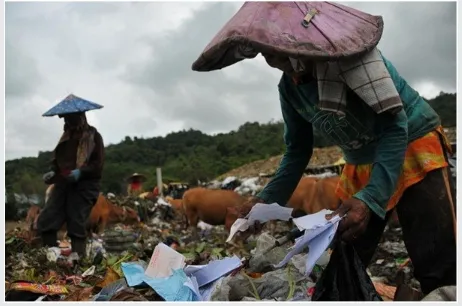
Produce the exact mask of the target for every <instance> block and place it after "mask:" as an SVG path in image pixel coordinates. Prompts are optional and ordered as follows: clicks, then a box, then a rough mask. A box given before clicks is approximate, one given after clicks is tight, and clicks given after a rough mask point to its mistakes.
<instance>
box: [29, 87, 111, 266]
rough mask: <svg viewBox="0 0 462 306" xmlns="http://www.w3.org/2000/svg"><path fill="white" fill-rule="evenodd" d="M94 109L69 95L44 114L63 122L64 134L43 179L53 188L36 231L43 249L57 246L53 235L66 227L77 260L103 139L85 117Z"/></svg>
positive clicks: (94, 197) (81, 250)
mask: <svg viewBox="0 0 462 306" xmlns="http://www.w3.org/2000/svg"><path fill="white" fill-rule="evenodd" d="M98 108H102V106H101V105H98V104H96V103H92V102H89V101H86V100H83V99H81V98H79V97H76V96H73V95H69V96H68V97H67V98H66V99H64V100H63V101H62V102H60V103H59V104H58V105H56V106H55V107H53V108H52V109H50V110H49V111H48V112H46V113H45V114H44V116H54V115H58V116H59V117H60V118H64V133H63V135H62V136H61V139H60V140H59V142H58V145H57V146H56V148H55V150H54V152H53V153H54V158H53V160H52V163H51V171H50V172H48V173H46V174H45V175H44V176H43V179H44V181H45V183H47V184H54V188H53V191H52V193H51V195H50V198H49V200H48V202H47V203H46V205H45V208H44V209H43V211H42V213H41V214H40V216H39V219H38V224H37V227H38V231H39V233H40V234H41V236H42V240H43V244H44V245H45V246H48V247H53V246H57V232H58V231H59V230H60V229H61V227H62V226H63V224H64V223H66V225H67V232H68V236H69V237H70V238H71V247H72V252H76V253H78V254H79V256H80V257H84V256H85V253H86V252H85V251H86V237H87V235H86V222H87V219H88V217H89V215H90V212H91V209H92V208H93V206H94V204H95V203H96V201H97V199H98V195H99V192H100V179H101V172H102V169H103V163H104V145H103V139H102V137H101V135H100V134H99V133H98V131H97V130H96V129H95V128H94V127H92V126H90V125H89V124H88V123H87V119H86V116H85V112H86V111H89V110H93V109H98Z"/></svg>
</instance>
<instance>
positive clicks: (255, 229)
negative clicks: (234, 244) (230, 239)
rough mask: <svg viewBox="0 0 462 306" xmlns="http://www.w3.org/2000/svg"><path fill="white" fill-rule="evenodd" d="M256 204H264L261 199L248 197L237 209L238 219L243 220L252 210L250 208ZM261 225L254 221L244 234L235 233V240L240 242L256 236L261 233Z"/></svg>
mask: <svg viewBox="0 0 462 306" xmlns="http://www.w3.org/2000/svg"><path fill="white" fill-rule="evenodd" d="M257 203H265V202H264V201H263V200H262V199H260V198H257V197H250V198H249V199H248V200H247V201H246V202H245V203H244V204H243V205H242V206H241V207H240V208H239V218H245V217H246V216H247V215H248V214H249V212H250V211H251V210H252V207H253V206H254V205H255V204H257ZM262 228H263V224H261V223H260V222H258V221H255V223H254V224H252V225H250V226H249V228H248V229H247V230H246V231H244V232H238V233H236V238H237V239H239V240H242V241H245V240H247V238H249V237H250V236H251V235H254V234H258V233H260V232H261V230H262Z"/></svg>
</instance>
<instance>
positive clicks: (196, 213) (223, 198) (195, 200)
mask: <svg viewBox="0 0 462 306" xmlns="http://www.w3.org/2000/svg"><path fill="white" fill-rule="evenodd" d="M244 201H245V198H244V197H242V196H240V195H239V194H238V193H236V192H234V191H231V190H212V189H206V188H200V187H199V188H192V189H189V190H187V191H186V192H185V193H184V195H183V210H184V213H185V215H186V219H187V222H188V225H189V227H192V228H193V230H194V231H195V232H196V233H197V224H198V222H199V220H201V221H203V222H205V223H207V224H210V225H224V224H225V223H226V217H227V209H228V208H230V207H237V206H239V205H242V203H243V202H244Z"/></svg>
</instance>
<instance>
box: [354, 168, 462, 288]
mask: <svg viewBox="0 0 462 306" xmlns="http://www.w3.org/2000/svg"><path fill="white" fill-rule="evenodd" d="M446 171H447V172H446ZM445 172H446V173H445ZM446 175H447V177H445V176H446ZM448 179H449V180H448ZM450 180H451V177H450V174H449V169H448V168H443V169H437V170H434V171H431V172H429V173H428V174H427V175H426V177H425V178H424V179H423V180H422V181H420V182H419V183H417V184H415V185H413V186H411V187H409V188H408V189H406V191H405V192H404V194H403V196H402V198H401V200H400V201H399V202H398V204H397V206H396V210H397V213H398V218H399V222H400V224H401V227H402V230H403V239H404V244H405V245H406V249H407V251H408V253H409V257H410V258H411V261H412V264H413V266H414V276H415V278H416V279H417V280H418V281H419V282H420V285H421V288H422V292H423V293H424V294H428V293H430V292H431V291H433V290H434V289H436V288H438V287H442V286H447V285H456V275H457V269H456V261H457V257H456V256H457V255H456V237H455V229H456V223H455V222H456V208H455V203H456V199H455V192H454V188H453V186H452V182H451V181H450ZM451 197H452V198H451ZM390 215H391V212H389V213H388V214H387V215H386V218H385V220H382V219H380V218H379V217H378V216H376V215H372V216H371V219H370V222H369V225H368V228H367V230H366V232H365V233H364V234H363V235H362V236H361V237H359V238H358V239H357V240H356V241H355V242H354V246H355V249H356V251H357V252H358V255H359V257H360V258H361V260H362V262H363V263H364V265H365V266H367V265H368V264H369V263H370V261H371V259H372V256H373V255H374V252H375V250H376V248H377V245H378V243H379V242H380V238H381V236H382V233H383V231H384V229H385V226H386V224H387V221H388V219H389V217H390Z"/></svg>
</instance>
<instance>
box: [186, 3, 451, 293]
mask: <svg viewBox="0 0 462 306" xmlns="http://www.w3.org/2000/svg"><path fill="white" fill-rule="evenodd" d="M301 8H303V10H301ZM339 8H340V9H339ZM305 9H306V10H305ZM300 10H301V11H302V12H308V13H307V14H306V15H305V13H304V14H303V15H301V14H300ZM319 11H321V14H319V15H318V14H317V12H319ZM282 12H283V13H284V14H282ZM342 14H343V15H342ZM250 16H251V17H252V18H250ZM273 16H278V18H276V19H274V20H271V18H273ZM336 18H337V19H336ZM356 18H357V19H356ZM335 20H343V23H339V22H338V21H337V22H335ZM238 21H240V22H238ZM243 21H245V22H248V21H249V22H250V21H252V23H251V24H242V22H243ZM263 21H264V22H263ZM364 21H365V22H364ZM340 25H341V26H340ZM323 26H327V27H326V28H323ZM329 26H330V27H332V28H330V27H329ZM336 27H337V28H336ZM382 28H383V22H382V20H381V18H380V17H378V16H371V15H368V14H365V13H363V12H360V11H357V10H353V9H351V8H348V7H346V6H343V5H340V4H330V3H325V2H303V3H299V2H280V3H275V2H274V3H273V2H271V3H266V2H252V3H250V2H249V3H245V4H244V6H243V8H242V9H241V10H240V11H239V12H238V13H237V14H236V15H235V16H234V17H233V19H232V20H230V21H229V22H228V23H227V24H226V25H225V27H224V28H223V29H222V30H221V31H220V33H219V35H217V36H216V37H215V38H214V40H212V42H211V43H210V44H209V45H208V46H207V47H206V50H205V51H204V53H203V54H202V55H201V57H199V59H198V60H197V61H196V62H195V63H194V64H193V69H195V70H200V71H210V70H215V69H221V68H223V67H226V66H229V65H231V64H234V63H236V62H238V61H240V60H242V59H243V58H246V57H247V58H253V57H254V56H255V55H256V54H258V53H259V52H261V53H262V55H263V56H264V58H265V60H266V62H267V63H268V65H269V66H271V67H273V68H277V69H279V70H281V71H282V72H283V73H282V77H281V79H280V82H279V100H280V104H281V109H282V116H283V119H284V127H285V132H284V141H285V144H286V152H285V154H284V156H283V158H282V161H281V164H280V166H279V169H278V170H277V172H276V175H275V177H274V178H273V179H272V180H271V181H270V183H269V184H268V185H267V186H266V187H265V188H264V189H263V191H262V192H260V194H258V195H257V197H255V198H253V199H251V200H250V201H249V203H247V204H248V205H244V206H242V209H241V211H240V216H245V215H246V214H247V213H248V212H249V211H250V209H251V207H252V205H253V204H255V203H274V202H276V203H279V204H280V205H285V204H286V203H287V201H288V199H289V198H290V196H291V194H292V192H293V191H294V189H295V187H296V186H297V183H298V182H299V180H300V178H301V177H302V174H303V172H304V170H305V168H306V166H307V164H308V162H309V160H310V158H311V155H312V152H313V129H314V128H316V129H317V130H318V131H319V132H320V133H322V134H323V136H325V137H326V138H329V139H330V140H331V141H332V142H334V143H335V144H336V145H338V146H339V147H340V148H341V149H342V150H343V154H344V156H345V161H346V165H345V167H344V170H343V172H342V175H341V178H340V181H339V183H338V185H337V188H336V193H337V195H338V196H339V198H340V199H341V200H342V204H341V206H340V208H339V209H338V210H337V211H336V212H335V214H340V215H342V216H345V218H343V219H342V221H341V222H340V224H339V228H338V234H339V235H340V236H341V237H342V238H343V239H344V240H345V241H348V242H351V243H352V244H353V245H354V246H355V249H356V251H357V252H358V255H359V256H360V258H361V260H362V262H363V263H364V264H365V265H366V266H367V265H368V264H369V262H370V260H371V259H372V256H373V254H374V251H375V249H376V247H377V245H378V243H379V240H380V238H381V236H382V233H383V230H384V228H385V225H386V223H387V220H388V218H389V217H390V214H391V210H392V209H393V208H394V207H396V208H397V212H398V216H399V221H400V223H401V226H402V229H403V238H404V242H405V245H406V248H407V250H408V253H409V256H410V258H411V260H412V263H413V265H414V275H415V277H416V279H417V280H419V282H420V284H421V288H422V291H423V292H424V293H425V294H428V293H429V292H431V291H432V290H434V289H436V288H438V287H442V286H445V285H455V284H456V271H457V270H456V237H455V232H456V215H455V205H454V203H455V199H454V193H453V189H452V188H451V184H450V182H449V176H448V162H447V154H448V153H450V150H451V148H450V146H449V143H448V141H447V140H446V137H445V135H444V131H443V128H442V126H441V122H440V118H439V116H438V115H437V113H436V112H435V111H434V110H433V109H432V108H431V107H430V105H429V104H428V103H427V102H426V101H425V100H424V99H423V98H422V97H421V96H420V95H419V93H418V92H417V91H415V90H414V89H413V88H412V87H411V86H409V84H408V83H407V82H406V81H405V80H404V79H403V78H402V77H401V76H400V74H399V73H398V71H397V70H396V68H395V67H394V66H393V64H392V63H391V62H390V61H388V60H387V59H386V58H385V57H384V56H383V55H382V54H381V53H380V52H379V51H378V50H377V49H376V48H375V46H376V44H377V43H378V41H379V39H380V37H381V33H382V30H383V29H382ZM243 29H245V32H243ZM283 30H286V31H287V32H284V31H283ZM278 31H283V33H281V32H278ZM317 31H318V32H319V33H317ZM317 34H319V35H317ZM321 34H322V35H321ZM276 37H278V38H280V39H275V38H276ZM284 37H286V38H287V39H283V38H284ZM326 37H327V38H326ZM231 38H232V39H231ZM241 38H242V40H240V39H241ZM289 38H290V39H289ZM323 39H325V40H326V41H327V42H326V41H323ZM362 39H364V41H361V40H362ZM228 42H229V44H228V45H227V43H228ZM295 42H296V43H295ZM345 42H349V45H342V44H345ZM355 43H357V46H356V47H355V46H354V44H355ZM313 46H314V47H316V48H314V50H308V51H307V50H305V49H304V48H306V49H309V48H311V47H313ZM324 46H327V47H325V49H322V48H323V47H324ZM332 46H334V47H333V48H332ZM291 48H292V49H291ZM295 48H298V49H295ZM355 48H356V49H355ZM231 50H234V52H232V51H231ZM336 51H338V53H335V52H336ZM239 52H241V53H239ZM303 52H304V53H303ZM310 52H311V53H310ZM236 54H237V55H236ZM345 54H350V55H351V54H355V56H351V57H346V56H345ZM238 55H239V56H238ZM233 56H234V58H233ZM323 56H325V57H324V58H323ZM329 56H330V59H329ZM330 217H331V216H328V217H327V218H330ZM257 227H258V226H257ZM252 230H253V231H255V230H256V229H255V227H254V228H253V229H251V230H250V232H252ZM247 234H248V233H247ZM243 236H247V235H243Z"/></svg>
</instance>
